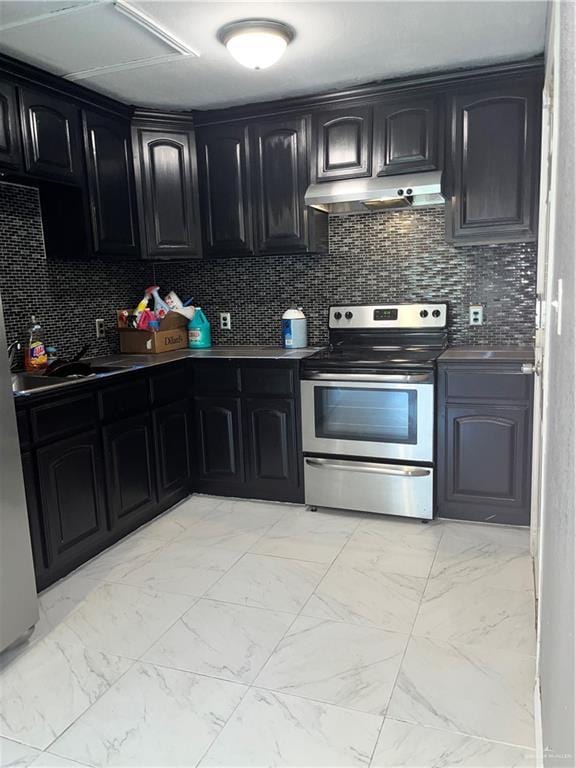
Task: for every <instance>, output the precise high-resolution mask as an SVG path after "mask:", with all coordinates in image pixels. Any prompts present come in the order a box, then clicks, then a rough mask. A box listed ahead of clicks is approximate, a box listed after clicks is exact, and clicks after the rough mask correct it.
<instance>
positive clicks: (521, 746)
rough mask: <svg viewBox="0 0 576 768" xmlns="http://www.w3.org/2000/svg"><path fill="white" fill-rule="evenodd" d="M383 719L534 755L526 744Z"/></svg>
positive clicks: (400, 720)
mask: <svg viewBox="0 0 576 768" xmlns="http://www.w3.org/2000/svg"><path fill="white" fill-rule="evenodd" d="M385 719H386V720H391V721H393V722H395V723H404V724H405V725H412V726H415V727H417V728H426V729H428V730H430V731H438V732H439V733H447V734H451V735H453V736H464V737H465V738H467V739H473V740H475V741H483V742H488V744H498V745H501V746H503V747H514V748H515V749H525V750H527V751H528V752H531V753H536V748H535V747H528V746H526V744H516V743H514V742H512V741H500V740H498V739H489V738H487V737H486V736H477V735H476V734H474V735H472V734H470V733H464V731H456V730H451V729H448V728H439V727H438V726H436V725H428V724H426V725H424V724H422V723H417V722H416V721H415V720H402V719H401V718H399V717H388V716H386V718H385Z"/></svg>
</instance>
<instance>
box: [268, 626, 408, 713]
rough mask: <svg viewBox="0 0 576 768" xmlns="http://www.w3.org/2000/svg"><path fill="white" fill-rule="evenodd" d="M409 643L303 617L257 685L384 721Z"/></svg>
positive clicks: (402, 638) (387, 634) (390, 634)
mask: <svg viewBox="0 0 576 768" xmlns="http://www.w3.org/2000/svg"><path fill="white" fill-rule="evenodd" d="M407 642H408V636H407V635H401V634H398V633H395V632H387V631H385V630H382V629H373V628H372V627H361V626H354V625H352V624H344V623H342V622H336V621H325V620H322V619H312V618H307V617H304V616H300V617H299V618H298V619H296V621H295V622H294V624H293V625H292V627H291V628H290V630H289V631H288V633H287V634H286V635H285V636H284V638H283V640H282V641H281V642H280V644H279V645H278V647H277V648H276V650H275V651H274V653H273V654H272V656H271V657H270V659H268V661H267V663H266V665H265V667H264V669H263V670H262V672H261V673H260V674H259V675H258V677H257V679H256V685H257V686H260V687H262V688H270V689H272V690H274V691H278V692H280V693H287V694H289V693H292V694H295V695H297V696H303V697H304V698H307V699H315V700H316V701H323V702H326V703H328V704H336V705H338V706H341V707H347V708H350V709H358V710H361V711H363V712H370V713H372V714H375V715H383V714H384V713H385V712H386V707H387V706H388V701H389V699H390V694H391V693H392V688H393V686H394V683H395V681H396V676H397V674H398V670H399V669H400V662H401V661H402V657H403V655H404V651H405V649H406V643H407Z"/></svg>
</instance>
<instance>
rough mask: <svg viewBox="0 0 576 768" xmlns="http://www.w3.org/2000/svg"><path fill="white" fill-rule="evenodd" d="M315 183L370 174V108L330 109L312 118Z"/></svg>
mask: <svg viewBox="0 0 576 768" xmlns="http://www.w3.org/2000/svg"><path fill="white" fill-rule="evenodd" d="M314 125H315V134H316V141H317V157H318V167H317V171H316V175H317V180H318V181H333V180H335V179H357V178H361V177H363V176H370V175H371V173H372V168H371V166H372V162H371V161H372V146H371V144H372V107H353V108H350V109H346V110H329V111H327V112H321V113H319V114H318V115H316V116H315V120H314Z"/></svg>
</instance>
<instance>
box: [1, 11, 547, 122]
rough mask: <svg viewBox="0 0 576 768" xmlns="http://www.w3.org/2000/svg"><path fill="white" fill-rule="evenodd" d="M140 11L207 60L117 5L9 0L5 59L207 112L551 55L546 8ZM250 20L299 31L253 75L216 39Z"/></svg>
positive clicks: (145, 101)
mask: <svg viewBox="0 0 576 768" xmlns="http://www.w3.org/2000/svg"><path fill="white" fill-rule="evenodd" d="M132 5H134V6H136V7H137V8H139V9H141V10H143V11H144V12H145V13H146V14H147V15H148V16H151V17H152V18H153V19H154V20H155V21H157V22H158V23H159V24H160V25H161V26H162V27H164V28H165V29H166V30H167V31H169V32H170V33H171V34H172V35H174V36H176V37H177V38H179V40H181V41H183V42H184V43H185V44H187V45H188V46H189V47H190V48H191V49H193V50H194V51H195V52H197V53H198V56H195V55H189V56H187V55H183V54H181V53H177V52H175V51H174V49H172V48H170V47H169V45H168V44H167V43H166V42H165V41H163V40H160V39H158V38H156V37H154V36H153V35H152V34H151V33H150V32H149V31H148V30H146V29H144V28H142V27H141V26H139V25H138V24H136V23H135V22H134V21H133V20H132V19H130V18H127V17H126V16H124V15H123V14H121V13H119V12H118V11H117V10H116V9H115V8H114V7H113V4H112V0H2V1H1V2H0V51H2V52H4V53H7V54H9V55H11V56H15V57H16V58H19V59H22V60H24V61H28V62H31V63H33V64H36V65H37V66H40V67H43V68H44V69H47V70H50V71H51V72H54V73H56V74H59V75H63V76H69V77H70V79H73V80H78V81H80V82H82V84H83V85H85V86H87V87H89V88H93V89H95V90H97V91H100V92H102V93H105V94H107V95H109V96H113V97H115V98H117V99H120V100H121V101H124V102H126V103H129V104H136V105H140V106H158V107H166V108H173V109H192V108H199V109H201V108H207V107H223V106H229V105H233V104H243V103H248V102H253V101H263V100H267V99H278V98H282V97H287V96H295V95H301V94H307V93H315V92H321V91H327V90H332V89H335V88H338V87H342V86H348V85H353V84H356V83H363V82H369V81H371V80H382V79H385V78H389V77H396V76H401V75H406V74H410V73H418V72H429V71H433V70H440V69H449V68H456V67H463V66H470V65H478V64H485V63H493V62H503V61H510V60H514V59H521V58H527V57H530V56H533V55H535V54H538V53H541V52H542V51H543V49H544V34H545V17H546V2H545V1H544V0H542V1H541V0H528V1H526V2H524V1H519V2H515V1H513V0H496V1H492V0H467V1H464V0H447V1H446V0H421V1H419V2H416V1H413V0H391V1H390V2H378V1H375V2H334V1H332V2H281V3H274V2H259V3H253V2H252V3H248V2H218V1H217V0H216V1H213V2H195V0H140V1H139V2H136V1H135V2H132ZM250 17H267V18H273V19H277V20H279V21H283V22H286V23H288V24H290V25H291V26H292V27H294V29H295V30H296V37H295V39H294V41H293V42H292V43H291V45H290V46H289V48H288V50H287V52H286V54H285V56H284V57H283V58H282V59H281V60H280V62H279V63H278V64H276V65H275V66H273V67H271V68H270V69H267V70H262V71H258V72H255V71H251V70H247V69H244V68H243V67H241V66H240V65H239V64H237V63H236V62H235V61H234V60H233V59H232V58H231V57H230V55H229V54H228V52H227V51H226V50H225V48H224V47H223V46H222V45H221V44H220V43H219V42H218V40H217V39H216V32H217V30H218V29H219V28H220V27H221V26H222V25H223V24H226V23H227V22H230V21H234V20H237V19H242V18H250Z"/></svg>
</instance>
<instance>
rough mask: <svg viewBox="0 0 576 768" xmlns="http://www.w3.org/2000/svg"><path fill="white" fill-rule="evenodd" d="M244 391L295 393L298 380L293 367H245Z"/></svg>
mask: <svg viewBox="0 0 576 768" xmlns="http://www.w3.org/2000/svg"><path fill="white" fill-rule="evenodd" d="M242 391H243V392H244V393H245V394H248V395H293V394H294V393H295V392H296V381H295V376H294V370H293V369H292V368H264V367H259V368H244V370H243V371H242Z"/></svg>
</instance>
